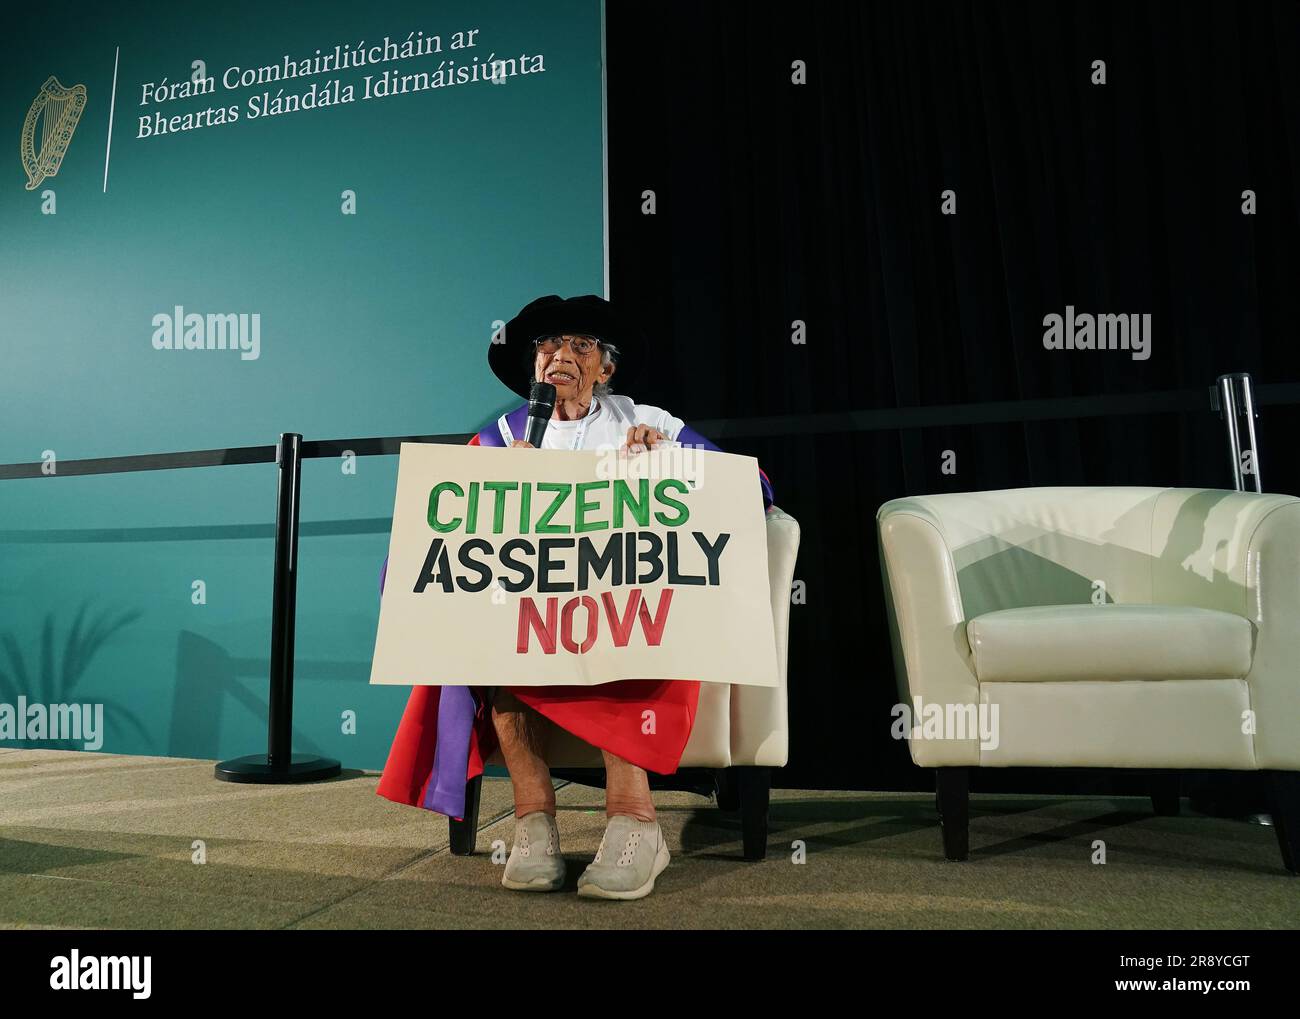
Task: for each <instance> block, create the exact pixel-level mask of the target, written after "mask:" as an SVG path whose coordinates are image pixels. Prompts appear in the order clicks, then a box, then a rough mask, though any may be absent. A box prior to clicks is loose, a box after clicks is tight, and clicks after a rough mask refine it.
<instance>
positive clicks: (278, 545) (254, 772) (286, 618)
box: [215, 432, 341, 783]
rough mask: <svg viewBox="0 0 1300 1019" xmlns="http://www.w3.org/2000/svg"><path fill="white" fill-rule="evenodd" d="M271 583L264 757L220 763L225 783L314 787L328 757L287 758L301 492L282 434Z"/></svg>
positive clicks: (295, 462) (291, 435)
mask: <svg viewBox="0 0 1300 1019" xmlns="http://www.w3.org/2000/svg"><path fill="white" fill-rule="evenodd" d="M275 462H276V464H277V465H278V468H279V470H278V472H277V474H278V481H277V488H276V500H275V583H274V586H273V590H272V603H271V692H270V699H269V708H268V712H267V749H266V755H265V756H262V755H261V754H251V755H249V756H248V757H237V758H235V759H233V760H229V761H221V762H220V763H218V764H217V766H216V769H215V770H216V776H217V778H219V779H221V780H223V781H226V782H259V783H274V782H315V781H318V780H319V779H323V778H332V777H333V776H335V775H337V774H338V773H339V771H340V770H341V768H340V765H339V762H338V761H335V760H331V759H330V758H328V757H314V756H311V755H308V754H295V753H293V636H294V623H295V620H296V611H297V602H298V504H299V497H300V495H301V492H302V436H301V435H299V434H298V433H297V432H284V433H282V434H281V436H280V443H279V446H278V447H277V449H276V457H275Z"/></svg>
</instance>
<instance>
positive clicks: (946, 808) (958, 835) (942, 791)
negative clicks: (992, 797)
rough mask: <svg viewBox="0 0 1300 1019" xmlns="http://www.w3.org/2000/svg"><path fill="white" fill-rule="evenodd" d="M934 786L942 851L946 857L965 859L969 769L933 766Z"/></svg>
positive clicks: (966, 852)
mask: <svg viewBox="0 0 1300 1019" xmlns="http://www.w3.org/2000/svg"><path fill="white" fill-rule="evenodd" d="M935 788H936V790H937V798H938V801H939V804H938V806H939V818H940V823H941V824H942V826H943V855H944V856H946V857H947V858H948V859H949V860H965V859H966V858H967V857H969V856H970V769H969V768H936V769H935Z"/></svg>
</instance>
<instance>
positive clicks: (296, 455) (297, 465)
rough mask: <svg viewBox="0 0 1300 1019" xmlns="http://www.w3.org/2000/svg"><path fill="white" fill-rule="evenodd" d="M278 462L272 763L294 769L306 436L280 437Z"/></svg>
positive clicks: (269, 739)
mask: <svg viewBox="0 0 1300 1019" xmlns="http://www.w3.org/2000/svg"><path fill="white" fill-rule="evenodd" d="M275 462H276V463H277V464H278V465H279V468H280V469H279V472H278V473H279V479H278V481H279V483H278V485H277V488H276V497H275V581H274V585H273V587H272V594H271V676H270V680H271V695H270V708H269V712H268V723H267V749H266V754H267V760H268V761H269V762H270V765H271V767H272V768H279V769H281V770H283V769H286V768H288V766H289V763H290V755H291V754H292V753H293V635H294V629H295V623H296V622H297V610H298V503H299V498H300V497H301V495H302V436H301V435H299V434H297V433H296V432H285V433H283V434H282V435H281V436H280V445H279V447H278V449H277V451H276V457H275Z"/></svg>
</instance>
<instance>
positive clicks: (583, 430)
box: [569, 396, 600, 449]
mask: <svg viewBox="0 0 1300 1019" xmlns="http://www.w3.org/2000/svg"><path fill="white" fill-rule="evenodd" d="M599 408H600V401H599V400H597V399H596V398H595V397H594V396H593V397H592V398H591V406H590V407H588V408H587V413H586V414H584V415H582V420H581V421H579V422H578V427H577V429H576V430H575V431H574V433H573V445H572V446H570V447H569V448H570V449H581V448H582V440H583V439H585V438H586V437H587V422H588V421H590V420H591V415H593V414H595V413H596V411H597V410H598V409H599Z"/></svg>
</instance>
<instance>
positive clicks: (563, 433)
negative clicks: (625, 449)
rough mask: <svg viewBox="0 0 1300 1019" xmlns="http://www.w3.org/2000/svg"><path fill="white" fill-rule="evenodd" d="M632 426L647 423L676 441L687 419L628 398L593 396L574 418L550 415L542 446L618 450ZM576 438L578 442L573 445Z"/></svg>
mask: <svg viewBox="0 0 1300 1019" xmlns="http://www.w3.org/2000/svg"><path fill="white" fill-rule="evenodd" d="M584 424H585V427H584ZM635 425H649V426H650V427H651V428H656V429H658V430H659V431H660V432H662V433H663V434H664V435H666V436H668V438H669V439H670V440H674V441H675V440H676V439H677V436H678V435H679V434H680V433H681V430H682V429H683V428H685V427H686V422H685V421H683V420H682V419H681V418H677V417H673V416H672V415H671V414H669V413H668V412H667V411H666V410H664V409H663V408H662V407H652V406H650V405H649V404H648V403H633V402H632V399H631V397H627V396H618V395H611V396H606V397H605V398H604V399H601V398H600V397H595V396H593V397H592V399H591V409H590V410H589V411H587V413H586V414H585V415H584V416H583V417H580V418H578V419H577V420H576V421H560V420H557V419H556V418H551V420H550V421H549V422H548V423H547V425H546V435H545V436H543V438H542V449H575V448H577V449H618V448H619V447H620V446H622V445H623V443H625V442H626V441H627V430H628V429H629V428H632V427H633V426H635ZM579 440H581V445H580V446H576V447H575V445H574V443H575V442H577V441H579Z"/></svg>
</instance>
